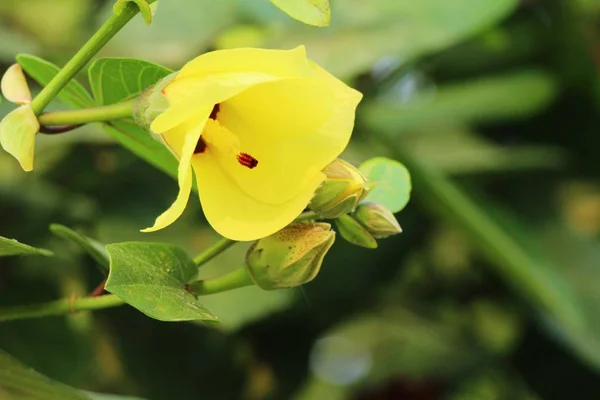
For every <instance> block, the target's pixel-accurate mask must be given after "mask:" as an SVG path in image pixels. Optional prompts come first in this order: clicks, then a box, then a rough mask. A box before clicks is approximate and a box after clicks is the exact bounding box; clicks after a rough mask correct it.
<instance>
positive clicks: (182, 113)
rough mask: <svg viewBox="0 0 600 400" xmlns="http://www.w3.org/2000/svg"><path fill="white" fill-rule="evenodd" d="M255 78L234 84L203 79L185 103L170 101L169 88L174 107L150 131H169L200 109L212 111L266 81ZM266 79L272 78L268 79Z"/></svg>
mask: <svg viewBox="0 0 600 400" xmlns="http://www.w3.org/2000/svg"><path fill="white" fill-rule="evenodd" d="M255 78H257V79H254V80H252V79H249V80H247V81H234V82H229V81H226V80H225V81H224V80H219V79H214V78H207V79H202V80H199V81H197V82H194V92H193V93H191V94H190V93H187V94H185V95H184V100H185V101H176V102H172V101H171V100H172V99H173V97H171V98H170V99H169V97H168V96H169V95H167V93H170V92H169V90H168V89H167V88H168V86H167V88H165V90H164V92H165V96H167V98H168V99H169V102H170V103H171V104H172V105H171V107H169V108H168V109H167V110H166V111H165V112H163V113H162V114H160V115H159V116H158V117H156V118H155V119H154V121H153V122H152V124H151V125H150V129H151V130H152V131H153V132H154V133H157V134H161V133H163V132H166V131H168V130H169V129H173V128H175V127H176V126H178V125H180V124H181V123H183V122H185V121H186V120H187V119H189V118H193V117H194V116H196V115H198V109H201V108H205V107H210V109H211V110H212V107H213V106H214V105H215V104H217V103H221V102H222V101H224V100H226V99H228V98H230V97H232V96H235V95H236V94H238V93H241V92H243V91H244V90H246V89H248V88H250V87H252V86H254V85H257V84H259V83H261V82H264V80H261V79H260V78H259V77H255ZM266 79H271V78H270V77H267V78H266ZM186 90H187V89H186Z"/></svg>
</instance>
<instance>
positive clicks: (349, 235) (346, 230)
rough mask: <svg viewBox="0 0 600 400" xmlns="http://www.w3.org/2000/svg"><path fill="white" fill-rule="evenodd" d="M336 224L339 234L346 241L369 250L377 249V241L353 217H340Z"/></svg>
mask: <svg viewBox="0 0 600 400" xmlns="http://www.w3.org/2000/svg"><path fill="white" fill-rule="evenodd" d="M335 222H336V225H337V228H338V232H339V233H340V235H342V237H343V238H344V239H346V241H348V242H350V243H352V244H355V245H357V246H361V247H366V248H367V249H376V248H377V240H375V238H374V237H373V236H372V235H371V234H370V233H369V231H367V229H365V227H363V226H362V225H361V224H360V223H359V222H358V221H356V220H355V219H354V218H352V217H351V216H349V215H340V216H339V217H338V218H337V219H336V220H335Z"/></svg>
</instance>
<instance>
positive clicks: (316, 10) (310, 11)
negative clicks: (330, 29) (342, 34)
mask: <svg viewBox="0 0 600 400" xmlns="http://www.w3.org/2000/svg"><path fill="white" fill-rule="evenodd" d="M271 3H273V4H274V5H275V6H277V7H278V8H279V9H280V10H281V11H283V12H284V13H286V14H287V15H289V16H290V17H292V18H294V19H297V20H298V21H301V22H304V23H305V24H307V25H313V26H328V25H329V22H330V21H331V8H330V7H329V0H271Z"/></svg>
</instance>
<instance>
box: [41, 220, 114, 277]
mask: <svg viewBox="0 0 600 400" xmlns="http://www.w3.org/2000/svg"><path fill="white" fill-rule="evenodd" d="M50 231H51V232H52V233H53V234H55V235H56V236H58V237H60V238H63V239H65V240H68V241H70V242H73V243H75V244H76V245H78V246H80V247H82V248H83V249H84V250H85V251H86V252H87V253H88V254H89V255H90V256H91V257H92V258H93V259H94V260H96V262H97V263H98V264H100V265H102V266H103V267H105V268H106V270H108V266H109V259H108V254H107V253H106V250H105V249H104V245H103V244H101V243H100V242H97V241H95V240H93V239H90V238H88V237H85V236H83V235H82V234H80V233H77V232H75V231H74V230H72V229H70V228H67V227H66V226H64V225H60V224H52V225H50Z"/></svg>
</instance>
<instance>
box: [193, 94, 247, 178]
mask: <svg viewBox="0 0 600 400" xmlns="http://www.w3.org/2000/svg"><path fill="white" fill-rule="evenodd" d="M219 111H221V105H220V104H215V106H214V107H213V109H212V111H211V113H210V116H209V117H208V118H209V119H208V121H206V125H205V126H204V130H203V131H202V136H201V137H200V139H199V140H198V143H197V144H196V148H195V149H194V155H196V154H202V153H204V152H206V150H207V149H208V148H211V149H213V150H212V151H214V152H215V154H217V155H220V156H225V157H235V158H236V159H237V162H238V163H239V164H240V165H241V166H244V167H246V168H249V169H253V168H256V166H258V160H257V159H256V158H254V157H253V156H251V155H250V154H248V153H243V152H240V151H239V149H240V140H239V139H238V137H237V136H236V135H235V134H233V133H232V132H231V131H230V130H229V129H227V128H225V127H224V126H221V124H220V123H219V121H218V120H217V116H218V114H219Z"/></svg>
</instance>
